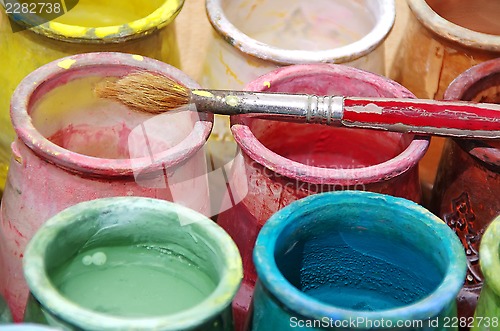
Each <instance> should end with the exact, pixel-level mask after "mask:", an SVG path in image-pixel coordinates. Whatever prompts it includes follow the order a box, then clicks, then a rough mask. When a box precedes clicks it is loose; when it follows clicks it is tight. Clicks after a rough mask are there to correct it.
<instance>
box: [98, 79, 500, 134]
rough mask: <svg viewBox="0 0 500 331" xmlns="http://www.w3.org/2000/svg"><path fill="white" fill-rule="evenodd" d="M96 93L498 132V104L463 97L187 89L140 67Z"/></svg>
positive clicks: (213, 108) (351, 123)
mask: <svg viewBox="0 0 500 331" xmlns="http://www.w3.org/2000/svg"><path fill="white" fill-rule="evenodd" d="M95 93H96V95H97V96H98V97H101V98H108V99H113V100H116V101H118V102H120V103H122V104H124V105H126V106H128V107H129V108H131V109H134V110H138V111H142V112H148V113H152V114H160V113H164V112H168V111H171V110H174V109H178V108H180V107H183V106H186V105H188V104H195V105H196V110H197V111H198V112H210V113H214V114H221V115H242V114H245V115H247V116H253V117H257V118H262V119H271V120H282V121H293V122H306V123H319V124H328V125H333V126H345V127H356V128H367V129H380V130H386V131H394V132H403V133H414V134H426V135H438V136H448V137H460V138H475V139H499V138H500V105H497V104H486V103H467V102H462V101H457V102H449V101H434V100H420V99H391V98H364V97H343V96H316V95H306V94H288V93H274V92H273V93H265V92H248V91H226V90H206V89H189V88H188V87H186V86H183V85H181V84H179V83H178V82H176V81H174V80H172V79H170V78H168V77H166V76H163V75H160V74H155V73H151V72H145V71H138V72H133V73H130V74H128V75H126V76H124V77H122V78H119V79H118V80H105V81H102V82H101V83H99V84H98V85H97V86H96V87H95Z"/></svg>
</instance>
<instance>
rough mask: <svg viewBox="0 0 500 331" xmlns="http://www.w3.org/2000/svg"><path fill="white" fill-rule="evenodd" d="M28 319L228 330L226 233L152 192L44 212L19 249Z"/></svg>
mask: <svg viewBox="0 0 500 331" xmlns="http://www.w3.org/2000/svg"><path fill="white" fill-rule="evenodd" d="M23 263H24V274H25V277H26V280H27V283H28V285H29V288H30V291H31V298H30V301H29V302H28V306H27V309H26V316H25V321H26V322H35V323H43V324H48V325H53V326H59V327H63V328H64V329H65V330H100V331H106V330H203V331H210V330H214V331H215V330H217V331H219V330H220V331H224V330H232V317H231V311H230V305H231V301H232V299H233V297H234V295H235V293H236V291H237V289H238V287H239V284H240V281H241V278H242V265H241V258H240V256H239V253H238V249H237V247H236V245H235V244H234V243H233V241H232V240H231V238H230V237H229V236H228V235H227V234H226V233H225V232H224V231H223V230H222V229H221V228H220V227H219V226H218V225H217V224H215V223H213V222H212V221H211V220H210V219H208V218H206V217H205V216H203V215H201V214H199V213H197V212H195V211H193V210H190V209H187V208H185V207H182V206H179V205H176V204H173V203H170V202H167V201H162V200H155V199H146V198H136V197H134V198H132V197H121V198H109V199H99V200H93V201H89V202H84V203H80V204H78V205H75V206H73V207H70V208H68V209H66V210H64V211H62V212H61V213H59V214H57V215H56V216H54V217H53V218H51V219H50V220H49V221H48V222H47V223H46V224H45V225H44V226H42V227H41V228H40V230H39V231H38V232H37V233H36V235H35V236H34V237H33V239H32V240H31V242H30V243H29V245H28V247H27V249H26V252H25V255H24V260H23Z"/></svg>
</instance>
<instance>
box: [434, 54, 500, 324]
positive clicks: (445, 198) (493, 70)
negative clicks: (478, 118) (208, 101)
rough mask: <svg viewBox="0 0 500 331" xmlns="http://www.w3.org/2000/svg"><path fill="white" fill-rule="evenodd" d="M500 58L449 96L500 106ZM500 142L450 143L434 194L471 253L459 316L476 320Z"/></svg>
mask: <svg viewBox="0 0 500 331" xmlns="http://www.w3.org/2000/svg"><path fill="white" fill-rule="evenodd" d="M499 88H500V59H495V60H490V61H487V62H484V63H482V64H479V65H477V66H475V67H472V68H471V69H469V70H467V71H465V72H463V73H462V74H461V75H459V76H458V77H457V78H456V79H455V80H454V81H453V82H452V83H451V84H450V86H449V87H448V89H447V90H446V93H445V99H447V100H465V101H476V102H487V103H500V92H499V91H500V90H499ZM499 196H500V142H498V141H495V142H488V141H478V140H463V139H462V140H461V139H455V140H452V139H448V140H447V142H446V144H445V148H444V151H443V156H442V158H441V161H440V164H439V169H438V173H437V179H436V183H435V185H434V189H433V192H432V203H431V209H432V211H433V212H434V213H435V214H436V215H438V216H439V217H440V218H441V219H443V220H445V222H446V223H448V225H449V226H450V227H451V228H453V230H454V231H455V232H456V233H457V235H458V236H459V237H460V240H461V241H462V244H463V246H464V247H465V251H466V254H467V260H468V263H467V264H468V273H467V278H466V282H465V285H464V287H463V288H462V290H461V292H460V293H459V295H458V313H459V315H460V316H463V317H470V319H471V320H472V317H473V316H474V311H475V308H476V303H477V299H478V296H479V292H480V291H481V287H482V284H483V276H482V274H481V269H480V268H479V244H480V241H481V237H482V235H483V233H484V231H485V230H486V228H487V227H488V225H489V224H490V223H491V222H492V221H493V220H494V219H495V217H496V216H498V215H499V214H500V200H499V198H498V197H499Z"/></svg>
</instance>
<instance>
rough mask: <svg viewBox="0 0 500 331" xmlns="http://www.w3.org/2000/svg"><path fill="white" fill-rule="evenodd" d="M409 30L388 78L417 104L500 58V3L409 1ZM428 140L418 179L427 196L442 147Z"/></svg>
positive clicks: (438, 140) (481, 0) (486, 0)
mask: <svg viewBox="0 0 500 331" xmlns="http://www.w3.org/2000/svg"><path fill="white" fill-rule="evenodd" d="M408 5H409V6H410V9H411V14H410V18H409V22H408V25H407V27H406V30H405V32H404V37H403V40H402V43H401V45H400V49H401V51H400V52H399V53H398V54H399V57H396V59H395V61H394V67H393V68H392V70H391V74H390V78H392V79H394V80H396V81H397V82H399V83H401V84H402V85H403V86H405V87H407V88H408V89H409V90H410V91H412V92H413V93H414V94H415V95H416V96H417V97H418V98H421V99H436V100H440V99H442V98H443V95H444V92H445V91H446V89H447V87H448V85H449V84H450V83H451V82H452V81H453V80H454V79H455V78H456V77H457V76H458V75H460V74H461V73H462V72H464V71H465V70H467V69H469V68H471V67H473V66H475V65H477V64H479V63H482V62H484V61H488V60H491V59H495V58H498V57H500V29H499V26H498V13H499V11H500V3H499V2H498V1H490V0H476V1H468V0H408ZM444 141H445V139H444V138H437V137H435V138H432V141H431V147H430V148H429V151H428V152H427V154H426V156H425V157H424V158H423V160H422V162H421V163H420V164H421V167H420V177H421V178H422V182H423V185H424V189H425V190H424V193H425V194H426V195H429V194H430V191H431V190H432V186H433V184H434V181H435V178H436V172H437V167H438V164H439V159H440V157H441V153H442V149H443V146H444Z"/></svg>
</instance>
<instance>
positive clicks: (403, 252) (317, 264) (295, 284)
mask: <svg viewBox="0 0 500 331" xmlns="http://www.w3.org/2000/svg"><path fill="white" fill-rule="evenodd" d="M254 262H255V266H256V269H257V273H258V276H259V282H260V283H259V284H258V286H257V289H256V294H255V301H254V317H253V330H271V328H274V329H273V330H276V329H277V330H285V329H287V327H288V328H289V327H290V326H291V323H292V322H293V321H295V322H296V323H300V322H301V321H302V322H304V321H306V320H309V321H317V322H318V323H319V321H323V322H325V323H323V324H318V325H316V326H319V327H318V329H322V328H325V329H327V328H328V327H333V326H336V327H340V326H342V327H343V328H352V327H354V325H352V324H349V323H348V324H345V323H346V322H350V321H353V320H355V321H358V322H359V323H358V324H356V325H355V328H358V329H371V328H396V327H397V326H400V325H399V324H398V323H405V322H406V323H410V322H411V321H422V323H427V324H422V327H429V326H431V327H434V326H435V325H429V324H428V323H430V322H429V321H430V320H429V319H432V318H439V317H443V316H454V315H455V314H456V305H455V296H456V295H457V293H458V291H459V290H460V288H461V287H462V284H463V282H464V279H465V270H466V261H465V254H464V251H463V248H462V246H461V244H460V241H459V240H458V238H457V237H456V235H455V234H454V233H453V232H452V231H451V230H450V229H449V228H448V226H446V224H444V223H443V222H442V221H441V220H440V219H438V218H437V217H436V216H434V215H433V214H431V213H430V212H428V211H427V210H425V209H424V208H423V207H421V206H419V205H417V204H415V203H413V202H411V201H408V200H405V199H401V198H395V197H392V196H387V195H382V194H377V193H369V192H354V191H343V192H331V193H324V194H318V195H313V196H310V197H307V198H304V199H302V200H299V201H296V202H294V203H292V204H290V205H289V206H288V207H286V208H284V209H282V210H281V211H279V212H278V213H276V214H275V215H274V216H272V217H271V218H270V219H269V221H268V222H267V223H266V224H265V225H264V227H263V228H262V230H261V232H260V234H259V237H258V239H257V244H256V247H255V250H254ZM273 310H274V312H273ZM271 312H273V314H271ZM272 316H274V318H273V317H272ZM363 321H364V322H366V323H363ZM370 321H371V322H370ZM381 321H385V324H380V323H381ZM327 322H328V323H327ZM441 322H444V321H443V320H441V321H440V323H441ZM331 323H337V324H331ZM370 323H371V324H370ZM373 323H379V324H373ZM433 323H434V322H433ZM297 325H301V324H297ZM302 325H306V326H307V325H308V324H302ZM309 325H311V324H309ZM419 326H420V325H418V324H417V325H412V327H413V328H415V329H419V328H420V327H419ZM311 329H316V328H311Z"/></svg>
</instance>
